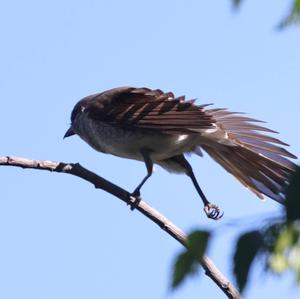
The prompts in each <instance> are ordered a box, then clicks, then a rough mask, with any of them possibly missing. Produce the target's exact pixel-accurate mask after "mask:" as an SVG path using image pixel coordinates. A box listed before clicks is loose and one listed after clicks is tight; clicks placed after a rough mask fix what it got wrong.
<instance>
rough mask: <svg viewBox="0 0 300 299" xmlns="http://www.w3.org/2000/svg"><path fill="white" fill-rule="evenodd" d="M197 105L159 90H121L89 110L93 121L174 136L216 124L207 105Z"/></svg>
mask: <svg viewBox="0 0 300 299" xmlns="http://www.w3.org/2000/svg"><path fill="white" fill-rule="evenodd" d="M194 102H195V100H189V101H186V100H185V97H184V96H181V97H177V98H175V97H174V94H173V93H171V92H168V93H164V92H162V91H161V90H159V89H155V90H151V89H148V88H133V87H121V88H115V89H112V90H109V91H106V92H104V93H102V94H99V95H95V96H93V98H92V99H91V100H90V101H89V104H88V106H87V107H86V110H85V111H86V112H87V113H89V116H90V117H91V118H93V119H97V120H103V121H105V122H109V123H111V124H113V125H121V126H125V127H135V128H145V129H151V130H160V131H163V132H170V133H172V132H173V133H174V132H181V133H182V132H190V133H192V132H197V131H199V129H207V128H211V127H212V125H213V123H214V122H215V121H214V119H213V117H212V115H210V114H208V113H206V112H205V111H204V107H205V106H207V105H201V106H197V105H195V104H194Z"/></svg>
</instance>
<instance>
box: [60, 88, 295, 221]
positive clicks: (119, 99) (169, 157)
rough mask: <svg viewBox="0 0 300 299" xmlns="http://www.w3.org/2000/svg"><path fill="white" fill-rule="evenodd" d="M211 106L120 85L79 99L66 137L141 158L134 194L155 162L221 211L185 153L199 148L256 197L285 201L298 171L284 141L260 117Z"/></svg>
mask: <svg viewBox="0 0 300 299" xmlns="http://www.w3.org/2000/svg"><path fill="white" fill-rule="evenodd" d="M209 105H210V104H209ZM209 105H196V104H195V100H194V99H193V100H185V97H184V96H180V97H175V96H174V94H173V93H172V92H167V93H164V92H163V91H161V90H159V89H155V90H151V89H149V88H134V87H118V88H114V89H111V90H107V91H104V92H102V93H98V94H94V95H90V96H87V97H85V98H83V99H82V100H80V101H79V102H78V103H77V104H76V105H75V107H74V109H73V111H72V114H71V126H70V128H69V129H68V131H67V132H66V134H65V136H64V137H69V136H71V135H74V134H77V135H79V136H80V137H81V138H82V139H83V140H84V141H86V142H87V143H88V144H89V145H90V146H91V147H93V148H94V149H95V150H97V151H99V152H102V153H108V154H112V155H115V156H119V157H123V158H128V159H134V160H139V161H143V162H144V163H145V165H146V168H147V175H146V176H145V177H144V178H143V180H142V181H141V182H140V184H139V185H138V186H137V187H136V189H135V190H134V192H133V193H132V195H133V196H134V197H135V198H137V199H138V198H139V196H140V190H141V187H142V186H143V185H144V183H145V182H146V181H147V179H148V178H149V177H150V176H151V174H152V172H153V164H154V163H156V164H158V165H160V166H161V167H163V168H165V169H166V170H168V171H170V172H175V173H185V174H186V175H188V176H189V177H190V178H191V180H192V182H193V184H194V186H195V188H196V190H197V192H198V194H199V195H200V197H201V199H202V201H203V203H204V211H205V213H206V214H207V216H208V217H209V218H212V219H219V218H220V217H222V215H223V214H222V213H221V212H220V209H219V207H218V206H216V205H214V204H212V203H210V202H209V201H208V199H207V198H206V197H205V195H204V193H203V192H202V190H201V188H200V186H199V184H198V182H197V180H196V178H195V175H194V173H193V169H192V167H191V165H190V164H189V162H188V161H187V160H186V159H185V157H184V154H186V153H195V154H197V155H200V156H202V150H204V151H206V152H207V153H208V154H209V155H210V156H211V157H212V158H213V159H214V160H215V161H216V162H218V163H219V164H220V165H222V166H223V167H224V168H225V169H226V170H227V171H228V172H229V173H231V174H232V175H233V176H234V177H235V178H236V179H238V180H239V181H240V182H241V183H242V184H243V185H244V186H245V187H247V188H248V189H249V190H250V191H252V192H253V193H255V194H256V195H257V196H258V197H259V198H263V196H264V195H266V196H268V197H270V198H272V199H274V200H276V201H278V202H280V203H284V199H285V198H284V193H283V191H284V188H285V186H286V184H287V180H288V178H289V176H290V175H291V174H292V173H293V171H294V170H295V164H294V163H292V162H291V161H290V160H289V159H288V158H293V159H295V158H296V156H294V155H293V154H291V153H290V152H288V151H287V150H286V149H284V148H283V147H282V146H287V144H286V143H284V142H282V141H280V140H279V139H276V138H274V137H272V136H269V135H266V133H264V132H267V133H276V132H275V131H273V130H270V129H267V128H265V127H263V126H260V125H258V124H257V123H259V122H261V121H259V120H256V119H253V118H249V117H245V116H243V115H242V113H237V112H230V111H227V109H223V108H221V109H218V108H215V109H207V106H209Z"/></svg>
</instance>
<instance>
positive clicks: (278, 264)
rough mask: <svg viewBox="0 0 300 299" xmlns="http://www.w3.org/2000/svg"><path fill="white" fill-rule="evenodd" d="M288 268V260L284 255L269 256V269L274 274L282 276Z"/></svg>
mask: <svg viewBox="0 0 300 299" xmlns="http://www.w3.org/2000/svg"><path fill="white" fill-rule="evenodd" d="M288 266H289V265H288V260H287V258H286V256H285V255H284V254H283V253H274V254H271V255H270V256H269V261H268V267H269V269H271V270H272V271H273V272H275V273H278V274H281V273H283V272H284V271H285V270H286V269H287V268H288Z"/></svg>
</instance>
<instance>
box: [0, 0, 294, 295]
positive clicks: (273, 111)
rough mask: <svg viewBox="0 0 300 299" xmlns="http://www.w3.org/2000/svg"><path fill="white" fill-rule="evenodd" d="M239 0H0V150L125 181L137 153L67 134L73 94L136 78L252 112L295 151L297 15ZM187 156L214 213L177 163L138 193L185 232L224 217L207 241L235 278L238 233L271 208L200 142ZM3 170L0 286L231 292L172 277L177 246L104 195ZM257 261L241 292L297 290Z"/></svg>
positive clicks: (136, 176) (134, 178)
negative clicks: (293, 18) (238, 4)
mask: <svg viewBox="0 0 300 299" xmlns="http://www.w3.org/2000/svg"><path fill="white" fill-rule="evenodd" d="M245 2H246V3H245V4H244V5H243V6H242V8H241V10H240V12H238V13H234V12H233V11H232V10H231V6H230V3H229V1H225V0H223V1H217V0H215V1H198V0H188V1H187V0H186V1H180V0H172V1H171V0H164V1H158V0H152V1H140V0H139V1H138V0H126V1H124V0H122V1H121V0H120V1H115V0H111V1H100V0H94V1H92V0H86V1H71V0H68V1H67V0H60V1H58V0H52V1H32V0H27V1H1V9H0V36H1V47H0V66H1V67H0V103H1V106H0V108H1V109H0V115H1V117H0V132H1V149H0V155H18V156H24V157H28V158H35V159H49V160H57V161H65V162H80V163H81V164H82V165H84V166H86V167H87V168H89V169H91V170H92V171H95V172H96V173H98V174H100V175H101V176H103V177H105V178H107V179H109V180H111V181H112V182H115V183H117V184H119V185H120V186H122V187H124V188H125V189H127V190H133V189H134V187H135V186H136V184H137V183H138V182H139V181H140V179H141V178H142V177H143V176H144V174H145V167H144V165H143V164H142V163H140V162H135V161H130V160H125V159H120V158H117V157H113V156H109V155H104V154H100V153H97V152H95V151H94V150H92V149H91V148H90V147H89V146H88V145H86V144H85V143H84V142H83V141H81V140H80V139H79V138H78V137H73V138H69V139H66V140H63V139H62V137H63V135H64V133H65V131H66V130H67V128H68V125H69V122H70V120H69V117H70V112H71V110H72V108H73V106H74V104H75V103H76V102H77V101H78V100H79V99H80V98H82V97H84V96H86V95H88V94H92V93H96V92H98V91H102V90H106V89H109V88H113V87H116V86H122V85H132V86H138V87H142V86H148V87H151V88H160V89H162V90H164V91H173V92H174V93H175V94H176V95H183V94H185V95H187V96H188V97H190V98H195V97H196V98H198V103H201V104H203V103H211V102H213V103H215V105H216V106H218V107H228V108H230V109H231V110H234V111H245V112H249V115H250V116H252V117H256V118H259V119H263V120H266V121H267V122H268V126H269V127H271V128H273V129H275V130H278V131H280V132H281V134H280V138H282V139H283V140H284V141H286V142H287V143H290V144H291V145H292V147H291V151H292V152H293V153H295V154H296V155H298V156H300V138H299V122H300V121H299V115H300V101H299V85H300V58H299V56H300V38H299V36H300V28H299V27H298V28H296V27H294V28H289V29H287V30H285V31H283V32H277V31H276V30H275V29H274V28H275V25H276V24H277V23H278V22H279V20H280V19H281V18H282V17H283V16H284V15H285V13H286V12H287V8H288V6H287V1H271V0H268V1H245ZM190 161H191V163H192V165H193V167H194V170H195V173H196V176H197V178H198V180H199V182H200V184H201V186H202V187H203V189H204V190H205V192H206V194H207V196H208V198H209V199H210V200H211V201H213V202H215V203H217V204H219V205H220V206H221V207H222V209H223V210H224V211H225V216H224V218H223V219H222V220H220V221H219V222H218V223H216V222H213V221H210V220H208V219H207V218H206V217H205V216H204V214H203V212H202V203H201V201H200V199H199V198H198V197H197V194H196V192H195V190H194V189H193V187H192V184H191V183H190V182H189V180H188V179H187V178H186V177H184V176H176V175H171V174H168V173H166V172H165V171H164V170H162V169H160V168H159V167H157V170H156V172H155V174H154V176H153V177H152V178H151V179H150V180H149V182H148V183H147V184H146V186H145V188H144V189H143V198H144V199H145V200H146V201H147V202H149V203H150V204H151V205H152V206H153V207H155V208H156V209H158V210H159V211H160V212H162V213H163V214H164V215H165V216H166V217H168V218H169V219H170V220H172V221H173V222H174V223H175V224H176V225H177V226H179V227H180V228H182V229H184V230H185V231H186V232H189V231H191V230H192V229H194V228H209V229H212V230H214V229H216V228H218V229H217V230H216V231H215V239H214V242H213V244H211V246H210V251H209V255H210V256H211V258H212V259H213V260H214V261H215V262H216V264H217V266H218V267H219V268H220V269H221V270H222V271H223V272H224V273H225V274H226V275H228V276H229V277H230V278H231V279H232V275H231V255H232V248H233V244H234V242H235V237H236V234H237V233H238V232H239V231H243V230H246V229H249V228H254V227H257V228H260V227H262V225H263V224H264V219H265V218H266V216H267V215H269V216H272V215H276V214H278V212H279V211H280V207H279V206H278V204H277V203H276V202H274V201H272V200H267V201H265V202H261V201H260V200H259V199H257V198H256V197H255V196H254V195H253V194H251V193H250V192H249V191H247V190H246V189H245V188H244V187H242V186H241V185H240V184H239V183H238V182H237V181H236V180H235V179H233V178H232V177H231V176H230V175H229V174H227V173H226V172H225V171H224V170H223V169H222V168H221V167H220V166H218V165H216V163H215V162H213V161H212V160H211V159H210V158H208V157H207V156H205V158H204V159H202V158H199V157H191V158H190ZM0 181H1V197H0V240H1V245H0V298H6V299H40V298H44V299H50V298H51V299H52V298H53V299H54V298H55V299H65V298H72V299H77V298H90V299H93V298H105V299H110V298H111V299H112V298H144V299H153V298H156V299H159V298H160V299H162V298H170V299H184V298H200V297H201V298H225V297H224V296H223V294H222V293H221V291H220V290H219V289H218V288H217V287H216V286H215V285H214V284H213V283H212V282H211V281H210V279H208V278H207V277H205V276H204V275H203V271H199V273H198V275H197V276H195V277H194V278H193V279H189V280H188V281H187V282H186V283H185V284H184V285H183V286H182V287H180V288H179V289H178V290H177V291H175V292H172V291H170V288H169V285H170V271H171V267H172V265H173V263H174V258H175V256H176V254H178V253H179V252H180V251H181V250H182V247H181V245H180V244H178V243H177V242H176V241H174V240H173V239H172V238H171V237H169V236H168V235H166V234H165V233H164V232H163V231H161V230H160V229H159V228H158V227H156V225H154V224H153V223H151V222H150V221H149V220H148V219H146V218H145V217H143V216H141V215H140V214H139V213H138V212H136V211H134V212H131V211H130V209H129V208H128V207H127V206H126V205H125V204H123V203H122V202H120V201H119V200H118V199H116V198H114V197H112V196H111V195H110V194H106V193H104V192H103V191H101V190H95V189H94V188H93V187H92V186H91V185H89V184H87V183H86V182H83V181H81V180H80V179H78V178H75V177H72V176H69V175H64V174H54V173H48V172H41V171H33V170H22V169H17V168H8V167H5V168H4V167H3V168H1V169H0ZM237 219H239V220H243V219H244V221H238V222H236V225H232V226H229V225H226V224H228V223H235V222H234V221H235V220H237ZM260 262H261V261H260V260H258V261H257V263H256V266H255V267H254V268H253V271H252V272H251V274H252V276H251V282H250V285H249V288H248V289H247V291H246V293H245V298H272V299H281V298H286V297H288V298H291V299H293V298H299V294H300V289H299V288H296V287H295V284H294V282H293V280H292V279H291V277H290V276H285V277H284V278H283V279H282V278H278V277H276V276H264V275H263V272H262V270H261V268H260V265H259V264H260Z"/></svg>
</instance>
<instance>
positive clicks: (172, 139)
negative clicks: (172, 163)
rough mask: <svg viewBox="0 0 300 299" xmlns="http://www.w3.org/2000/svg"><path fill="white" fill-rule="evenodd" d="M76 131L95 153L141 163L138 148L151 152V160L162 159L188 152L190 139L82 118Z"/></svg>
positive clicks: (75, 125)
mask: <svg viewBox="0 0 300 299" xmlns="http://www.w3.org/2000/svg"><path fill="white" fill-rule="evenodd" d="M73 126H74V130H75V132H76V133H77V134H78V135H79V136H80V137H81V138H82V139H83V140H84V141H86V142H87V143H88V144H89V145H90V146H92V147H93V148H94V149H95V150H97V151H100V152H104V153H109V154H112V155H115V156H119V157H124V158H129V159H135V160H142V159H143V158H142V156H141V149H147V150H149V151H150V152H151V156H152V158H153V160H164V159H167V158H170V157H173V156H175V155H179V154H182V153H183V152H186V151H191V149H192V147H193V146H192V145H191V141H192V139H191V137H190V136H189V135H185V134H165V133H161V132H157V131H153V130H146V129H138V128H129V129H127V128H123V127H120V126H113V125H110V124H108V123H105V122H100V121H95V120H92V119H90V118H87V117H85V118H84V119H81V120H79V121H77V122H76V123H75V124H74V125H73Z"/></svg>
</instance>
